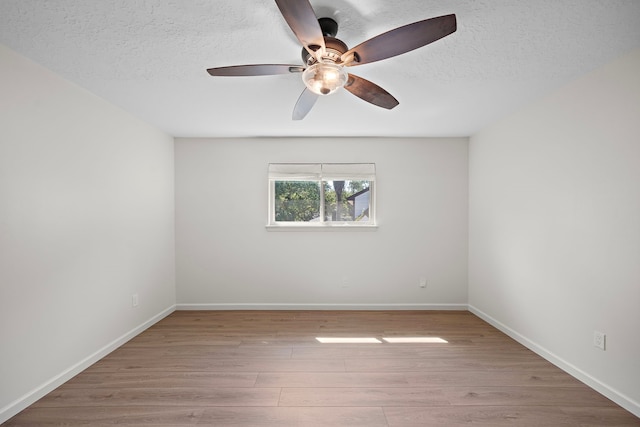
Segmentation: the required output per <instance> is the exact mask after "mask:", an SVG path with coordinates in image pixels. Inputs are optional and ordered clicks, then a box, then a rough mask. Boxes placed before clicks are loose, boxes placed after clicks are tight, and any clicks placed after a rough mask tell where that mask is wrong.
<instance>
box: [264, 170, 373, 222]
mask: <svg viewBox="0 0 640 427" xmlns="http://www.w3.org/2000/svg"><path fill="white" fill-rule="evenodd" d="M375 171H376V168H375V163H270V164H269V173H268V182H269V191H268V217H267V229H269V230H286V231H291V230H301V229H304V230H374V229H376V228H377V223H376V172H375ZM287 180H289V181H312V182H318V185H319V186H320V220H319V221H306V222H302V221H301V222H294V221H276V220H275V183H276V181H287ZM330 180H331V181H335V180H345V181H346V180H362V181H369V197H370V200H369V220H368V221H366V222H361V221H325V219H324V211H325V206H324V205H325V195H324V185H322V183H323V182H324V181H330Z"/></svg>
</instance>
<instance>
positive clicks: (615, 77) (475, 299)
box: [469, 50, 640, 416]
mask: <svg viewBox="0 0 640 427" xmlns="http://www.w3.org/2000/svg"><path fill="white" fill-rule="evenodd" d="M639 76H640V51H638V50H637V51H635V52H634V53H632V54H630V55H629V56H626V57H624V58H622V59H620V60H618V61H616V62H613V63H612V64H609V65H607V66H606V67H604V68H602V69H599V70H597V71H595V72H593V73H591V74H589V75H587V76H585V77H583V78H581V79H579V80H577V81H575V82H573V83H572V84H570V85H568V86H566V87H564V88H562V89H560V90H558V91H556V92H555V93H553V94H552V95H551V96H549V97H546V98H545V99H543V100H541V101H539V102H536V103H535V104H533V105H531V106H530V107H528V108H526V109H524V110H523V111H520V112H518V113H516V114H514V115H512V116H510V117H508V118H507V119H505V120H503V121H502V122H500V123H498V124H496V125H494V126H492V127H490V128H488V129H485V130H484V131H482V132H480V133H479V134H477V135H475V136H473V137H472V138H471V142H470V155H469V157H470V160H469V161H470V173H469V174H470V243H469V245H470V251H469V303H470V305H471V306H472V307H474V308H477V309H478V310H480V311H481V312H483V313H484V314H485V315H486V316H487V317H488V318H490V319H492V320H493V321H497V322H500V323H501V324H502V325H504V326H506V327H507V328H509V329H510V330H511V331H512V332H513V333H514V334H517V335H519V336H520V337H521V338H524V339H525V340H527V341H528V342H529V344H530V345H533V346H536V347H538V349H539V350H541V351H542V352H543V353H546V355H547V356H551V357H552V358H553V359H555V360H556V361H557V362H559V363H561V364H562V365H563V366H564V367H565V368H567V369H569V370H570V371H573V373H575V374H578V375H579V377H580V378H581V379H583V380H585V381H587V382H589V383H591V384H592V385H595V386H596V387H599V390H601V391H603V392H605V393H607V394H609V395H610V396H612V395H617V398H616V399H617V400H618V402H619V403H621V404H624V405H625V406H626V407H627V408H628V409H631V410H633V411H634V412H635V413H636V414H637V415H639V416H640V404H639V403H638V402H640V333H639V332H638V328H639V327H640V310H639V308H638V306H639V303H640V139H639V137H638V136H639V135H640V120H639V119H640V77H639ZM594 330H598V331H601V332H604V333H606V335H607V349H606V351H604V352H603V351H601V350H599V349H597V348H595V347H594V346H593V344H592V340H593V332H594Z"/></svg>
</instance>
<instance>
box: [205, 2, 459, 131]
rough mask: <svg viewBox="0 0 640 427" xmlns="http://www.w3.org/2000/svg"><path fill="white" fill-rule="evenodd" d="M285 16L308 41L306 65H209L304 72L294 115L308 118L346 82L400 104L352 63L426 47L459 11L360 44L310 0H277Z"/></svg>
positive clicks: (240, 72)
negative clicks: (343, 36) (341, 34)
mask: <svg viewBox="0 0 640 427" xmlns="http://www.w3.org/2000/svg"><path fill="white" fill-rule="evenodd" d="M275 2H276V4H277V5H278V8H279V9H280V12H281V13H282V16H283V17H284V19H285V21H287V24H289V27H291V30H293V33H294V34H295V36H296V37H297V38H298V40H299V41H300V43H301V44H302V46H303V49H302V62H303V64H304V65H290V64H254V65H233V66H228V67H215V68H209V69H208V70H207V72H208V73H209V74H211V75H212V76H265V75H276V74H289V73H302V81H303V82H304V84H305V86H306V88H305V89H304V91H303V92H302V94H301V95H300V97H299V98H298V101H297V102H296V105H295V107H294V109H293V120H301V119H303V118H304V117H305V116H306V115H307V113H308V112H309V111H310V110H311V108H312V107H313V105H314V104H315V103H316V101H317V100H318V98H319V97H320V96H324V95H330V94H332V93H335V92H336V91H337V90H338V89H340V88H341V87H344V88H345V89H346V90H348V91H349V92H351V93H352V94H354V95H355V96H357V97H358V98H361V99H363V100H364V101H367V102H369V103H371V104H373V105H377V106H378V107H382V108H386V109H389V110H390V109H392V108H394V107H395V106H396V105H398V100H396V99H395V98H394V97H393V96H392V95H391V94H390V93H389V92H387V91H386V90H384V89H382V88H381V87H380V86H378V85H376V84H375V83H372V82H370V81H368V80H365V79H363V78H362V77H358V76H356V75H354V74H351V73H348V72H347V70H346V67H354V66H356V65H362V64H368V63H371V62H375V61H380V60H382V59H387V58H391V57H393V56H397V55H400V54H403V53H406V52H409V51H411V50H414V49H417V48H419V47H422V46H425V45H427V44H429V43H432V42H434V41H436V40H439V39H441V38H443V37H445V36H448V35H449V34H451V33H453V32H455V31H456V16H455V15H453V14H452V15H444V16H439V17H436V18H430V19H425V20H423V21H418V22H414V23H413V24H409V25H405V26H402V27H398V28H396V29H394V30H391V31H388V32H386V33H382V34H380V35H378V36H376V37H373V38H371V39H369V40H367V41H365V42H363V43H360V44H359V45H357V46H356V47H354V48H351V49H349V48H348V47H347V45H346V44H345V43H344V42H342V40H339V39H337V38H335V36H336V34H337V33H338V23H337V22H336V21H335V20H333V19H331V18H320V19H318V18H317V17H316V14H315V12H314V11H313V8H312V7H311V3H309V1H308V0H275Z"/></svg>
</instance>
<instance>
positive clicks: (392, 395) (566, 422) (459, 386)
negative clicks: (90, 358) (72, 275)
mask: <svg viewBox="0 0 640 427" xmlns="http://www.w3.org/2000/svg"><path fill="white" fill-rule="evenodd" d="M316 337H372V338H377V339H379V340H381V339H382V338H385V337H439V338H442V339H444V340H446V341H448V343H419V344H415V343H414V344H407V343H404V344H390V343H387V342H383V343H380V344H321V343H319V342H318V341H317V340H316ZM111 424H117V425H120V426H126V425H136V426H138V425H172V426H190V425H209V426H367V427H371V426H456V425H470V424H471V425H473V426H491V427H494V426H503V425H509V426H536V427H541V426H554V427H557V426H572V427H574V426H640V419H638V418H637V417H635V416H633V415H632V414H631V413H629V412H627V411H625V410H624V409H622V408H620V407H619V406H617V405H615V404H614V403H612V402H611V401H610V400H608V399H606V398H605V397H603V396H602V395H600V394H598V393H597V392H595V391H593V390H592V389H590V388H588V387H587V386H585V385H583V384H582V383H580V382H579V381H577V380H576V379H574V378H572V377H571V376H569V375H567V374H565V373H564V372H562V371H561V370H560V369H558V368H556V367H555V366H553V365H551V364H550V363H548V362H546V361H545V360H543V359H542V358H540V357H538V356H537V355H535V354H534V353H533V352H531V351H529V350H527V349H526V348H524V347H523V346H521V345H519V344H518V343H516V342H515V341H513V340H512V339H510V338H508V337H507V336H506V335H504V334H502V333H501V332H499V331H497V330H496V329H494V328H493V327H491V326H489V325H488V324H486V323H485V322H483V321H482V320H480V319H479V318H477V317H475V316H474V315H473V314H471V313H468V312H431V311H426V312H416V311H380V312H361V311H356V312H354V311H268V312H267V311H223V312H222V311H218V312H217V311H208V312H196V311H181V312H175V313H173V314H172V315H170V316H169V317H167V318H166V319H164V320H162V321H161V322H159V323H158V324H156V325H155V326H153V327H151V328H150V329H148V330H147V331H145V332H144V333H142V334H140V335H139V336H137V337H136V338H134V339H133V340H131V341H130V342H129V343H127V344H126V345H124V346H123V347H121V348H119V349H118V350H116V351H114V352H113V353H111V354H110V355H109V356H107V357H105V358H104V359H103V360H101V361H99V362H98V363H96V364H95V365H93V366H92V367H90V368H89V369H87V370H86V371H84V372H83V373H81V374H80V375H78V376H76V377H75V378H73V379H72V380H70V381H69V382H67V383H66V384H64V385H63V386H61V387H59V388H58V389H56V390H55V391H53V392H52V393H50V394H48V395H47V396H45V397H44V398H43V399H41V400H40V401H38V402H36V403H35V404H34V405H32V406H31V407H29V408H27V409H26V410H24V411H23V412H21V413H20V414H18V415H17V416H15V417H14V418H12V419H11V420H9V421H8V422H7V423H6V425H7V426H51V425H65V426H77V425H91V426H100V425H111Z"/></svg>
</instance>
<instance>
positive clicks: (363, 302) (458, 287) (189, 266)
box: [176, 138, 468, 308]
mask: <svg viewBox="0 0 640 427" xmlns="http://www.w3.org/2000/svg"><path fill="white" fill-rule="evenodd" d="M467 149H468V140H467V139H466V138H460V139H373V138H362V139H339V138H338V139H336V138H331V139H313V138H304V139H295V138H294V139H238V140H224V139H177V140H176V270H177V274H176V277H177V279H176V280H177V287H178V307H179V308H194V306H190V304H194V305H195V307H208V308H225V307H234V308H242V307H260V308H280V307H283V308H377V307H386V308H437V307H441V308H466V302H467V225H468V222H467V203H468V192H467V187H468V182H467V168H468V165H467ZM270 162H375V163H376V169H377V179H378V181H377V182H376V185H377V216H378V223H379V224H380V227H379V228H378V230H377V231H346V232H345V231H340V232H339V231H333V232H330V231H291V232H277V231H267V230H266V229H265V225H266V223H267V190H268V185H267V165H268V163H270ZM345 276H346V277H347V282H348V287H346V288H344V287H343V286H342V279H343V277H345ZM420 276H425V277H427V278H428V285H427V288H426V289H419V288H418V279H419V277H420Z"/></svg>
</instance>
